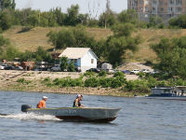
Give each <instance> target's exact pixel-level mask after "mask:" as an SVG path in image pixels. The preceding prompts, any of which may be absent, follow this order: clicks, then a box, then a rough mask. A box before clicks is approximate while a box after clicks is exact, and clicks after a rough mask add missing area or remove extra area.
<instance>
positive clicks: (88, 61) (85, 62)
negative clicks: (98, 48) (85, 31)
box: [81, 51, 97, 72]
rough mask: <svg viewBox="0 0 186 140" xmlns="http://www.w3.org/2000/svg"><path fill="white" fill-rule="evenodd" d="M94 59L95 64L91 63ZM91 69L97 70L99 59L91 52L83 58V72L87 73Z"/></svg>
mask: <svg viewBox="0 0 186 140" xmlns="http://www.w3.org/2000/svg"><path fill="white" fill-rule="evenodd" d="M92 59H93V63H91V62H92ZM90 68H97V58H96V57H95V56H94V54H93V53H92V52H91V51H88V52H87V54H85V56H83V57H82V58H81V71H82V72H85V71H86V70H88V69H90Z"/></svg>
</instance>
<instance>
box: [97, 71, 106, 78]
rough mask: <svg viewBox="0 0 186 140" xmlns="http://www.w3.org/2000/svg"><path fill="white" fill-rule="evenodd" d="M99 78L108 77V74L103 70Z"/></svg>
mask: <svg viewBox="0 0 186 140" xmlns="http://www.w3.org/2000/svg"><path fill="white" fill-rule="evenodd" d="M98 76H101V77H106V76H107V72H106V71H104V70H101V71H100V72H99V75H98Z"/></svg>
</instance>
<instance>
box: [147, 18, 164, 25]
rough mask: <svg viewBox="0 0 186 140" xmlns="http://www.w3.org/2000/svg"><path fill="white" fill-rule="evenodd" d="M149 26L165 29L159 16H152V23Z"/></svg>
mask: <svg viewBox="0 0 186 140" xmlns="http://www.w3.org/2000/svg"><path fill="white" fill-rule="evenodd" d="M147 26H148V27H149V28H150V27H158V28H163V27H164V23H163V19H162V18H161V17H159V16H150V21H149V23H148V25H147Z"/></svg>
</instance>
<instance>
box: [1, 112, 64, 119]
mask: <svg viewBox="0 0 186 140" xmlns="http://www.w3.org/2000/svg"><path fill="white" fill-rule="evenodd" d="M0 118H8V119H19V120H38V121H62V120H61V119H58V118H56V117H55V116H52V115H38V114H33V113H29V114H25V113H20V114H0Z"/></svg>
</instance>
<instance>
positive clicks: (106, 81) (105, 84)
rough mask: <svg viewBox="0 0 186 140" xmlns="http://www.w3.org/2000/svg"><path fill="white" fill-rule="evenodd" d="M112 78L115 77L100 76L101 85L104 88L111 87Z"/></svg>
mask: <svg viewBox="0 0 186 140" xmlns="http://www.w3.org/2000/svg"><path fill="white" fill-rule="evenodd" d="M112 79H113V78H100V80H99V82H100V85H101V87H103V88H107V87H111V83H112Z"/></svg>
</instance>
